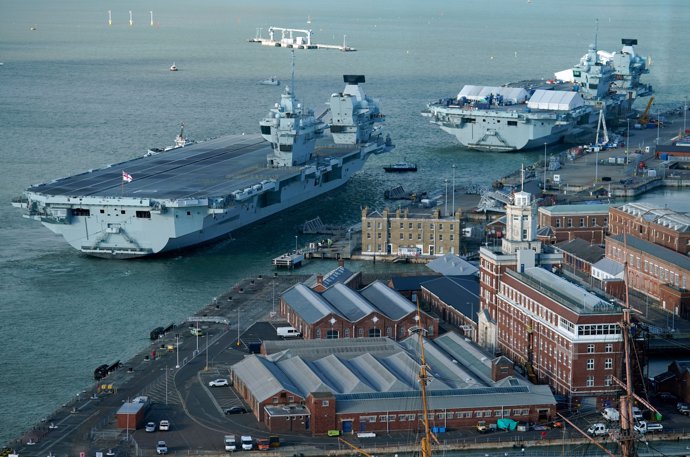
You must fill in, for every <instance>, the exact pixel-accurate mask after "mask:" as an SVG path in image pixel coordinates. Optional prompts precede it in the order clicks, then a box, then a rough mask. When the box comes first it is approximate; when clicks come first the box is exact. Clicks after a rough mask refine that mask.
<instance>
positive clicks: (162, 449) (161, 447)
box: [156, 441, 168, 455]
mask: <svg viewBox="0 0 690 457" xmlns="http://www.w3.org/2000/svg"><path fill="white" fill-rule="evenodd" d="M167 453H168V445H167V444H165V441H159V442H158V444H157V445H156V454H159V455H160V454H167Z"/></svg>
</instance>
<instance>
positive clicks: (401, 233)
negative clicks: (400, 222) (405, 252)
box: [400, 232, 405, 240]
mask: <svg viewBox="0 0 690 457" xmlns="http://www.w3.org/2000/svg"><path fill="white" fill-rule="evenodd" d="M400 239H401V240H403V239H405V234H404V233H403V232H400Z"/></svg>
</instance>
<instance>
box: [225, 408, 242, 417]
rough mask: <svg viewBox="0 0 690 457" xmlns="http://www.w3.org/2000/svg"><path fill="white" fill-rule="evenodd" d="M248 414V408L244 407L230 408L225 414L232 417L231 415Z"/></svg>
mask: <svg viewBox="0 0 690 457" xmlns="http://www.w3.org/2000/svg"><path fill="white" fill-rule="evenodd" d="M246 413H247V408H245V407H243V406H233V407H232V408H228V409H226V410H225V414H227V415H231V414H246Z"/></svg>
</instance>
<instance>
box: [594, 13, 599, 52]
mask: <svg viewBox="0 0 690 457" xmlns="http://www.w3.org/2000/svg"><path fill="white" fill-rule="evenodd" d="M598 41H599V18H597V19H594V50H595V51H596V50H598V49H599V43H598Z"/></svg>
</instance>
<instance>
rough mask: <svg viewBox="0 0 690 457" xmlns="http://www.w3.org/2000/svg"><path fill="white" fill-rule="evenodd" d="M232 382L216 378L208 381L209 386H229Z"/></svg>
mask: <svg viewBox="0 0 690 457" xmlns="http://www.w3.org/2000/svg"><path fill="white" fill-rule="evenodd" d="M229 385H230V383H229V382H228V380H227V379H223V378H220V379H214V380H213V381H211V382H209V383H208V386H209V387H223V386H229Z"/></svg>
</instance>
